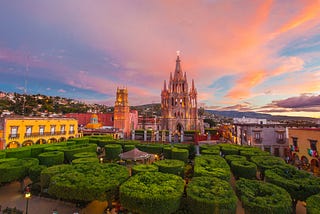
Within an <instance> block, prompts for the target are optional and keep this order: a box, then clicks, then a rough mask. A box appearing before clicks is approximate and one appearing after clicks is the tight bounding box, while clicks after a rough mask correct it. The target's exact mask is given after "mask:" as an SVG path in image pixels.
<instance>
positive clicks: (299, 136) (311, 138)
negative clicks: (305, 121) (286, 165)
mask: <svg viewBox="0 0 320 214" xmlns="http://www.w3.org/2000/svg"><path fill="white" fill-rule="evenodd" d="M318 142H320V129H319V128H289V147H290V150H291V155H292V159H293V160H294V162H295V164H296V165H297V166H299V167H300V166H301V167H303V168H305V169H310V170H311V171H313V172H318V171H319V160H320V159H319V151H318V145H317V144H318Z"/></svg>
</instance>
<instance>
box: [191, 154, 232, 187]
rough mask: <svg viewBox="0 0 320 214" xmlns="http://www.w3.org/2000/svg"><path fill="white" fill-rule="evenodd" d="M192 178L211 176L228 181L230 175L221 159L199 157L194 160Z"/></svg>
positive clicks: (206, 156)
mask: <svg viewBox="0 0 320 214" xmlns="http://www.w3.org/2000/svg"><path fill="white" fill-rule="evenodd" d="M194 176H196V177H198V176H208V177H211V176H213V177H218V178H221V179H223V180H226V181H229V180H230V178H231V173H230V167H229V165H228V164H227V162H226V161H225V160H224V159H223V158H222V157H220V156H216V155H201V156H198V157H196V158H195V164H194Z"/></svg>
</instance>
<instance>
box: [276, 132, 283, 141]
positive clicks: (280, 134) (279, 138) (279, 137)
mask: <svg viewBox="0 0 320 214" xmlns="http://www.w3.org/2000/svg"><path fill="white" fill-rule="evenodd" d="M277 138H278V140H283V139H284V132H278V136H277Z"/></svg>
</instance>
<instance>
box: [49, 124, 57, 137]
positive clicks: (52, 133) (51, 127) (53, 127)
mask: <svg viewBox="0 0 320 214" xmlns="http://www.w3.org/2000/svg"><path fill="white" fill-rule="evenodd" d="M55 131H56V126H55V125H51V126H50V134H51V135H54V134H55Z"/></svg>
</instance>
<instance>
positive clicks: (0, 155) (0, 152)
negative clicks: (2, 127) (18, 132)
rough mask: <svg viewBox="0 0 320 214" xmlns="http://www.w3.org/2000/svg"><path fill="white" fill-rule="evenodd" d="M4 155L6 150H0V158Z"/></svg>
mask: <svg viewBox="0 0 320 214" xmlns="http://www.w3.org/2000/svg"><path fill="white" fill-rule="evenodd" d="M5 157H6V152H5V151H0V159H2V158H5Z"/></svg>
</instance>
